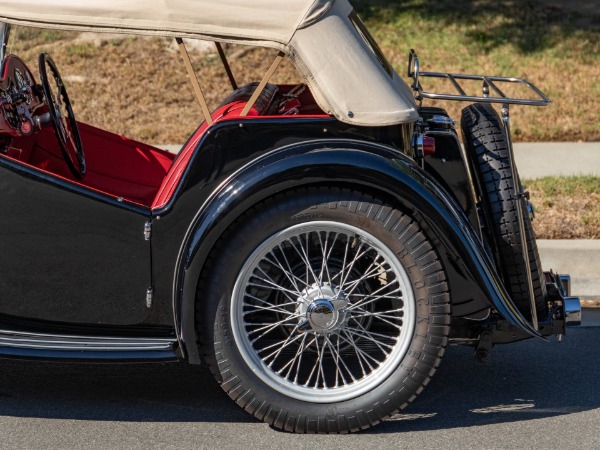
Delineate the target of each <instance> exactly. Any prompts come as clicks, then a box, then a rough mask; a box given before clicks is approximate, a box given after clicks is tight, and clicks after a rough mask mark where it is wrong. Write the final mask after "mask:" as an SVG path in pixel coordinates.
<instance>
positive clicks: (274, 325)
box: [246, 314, 300, 335]
mask: <svg viewBox="0 0 600 450" xmlns="http://www.w3.org/2000/svg"><path fill="white" fill-rule="evenodd" d="M298 317H300V314H295V315H293V316H290V317H286V318H285V319H281V320H279V321H277V322H271V323H268V324H267V325H265V326H262V327H260V328H256V329H254V330H248V335H251V334H255V333H258V332H260V331H262V330H266V329H268V328H274V327H277V326H279V325H282V324H284V323H285V322H289V321H290V320H293V319H296V318H298ZM257 325H258V324H254V323H246V328H248V327H252V326H257Z"/></svg>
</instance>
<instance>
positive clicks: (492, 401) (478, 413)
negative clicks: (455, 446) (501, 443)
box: [367, 327, 600, 433]
mask: <svg viewBox="0 0 600 450" xmlns="http://www.w3.org/2000/svg"><path fill="white" fill-rule="evenodd" d="M568 331H569V333H568V336H565V337H564V339H563V341H562V342H557V341H556V338H552V340H551V342H547V343H545V342H542V341H540V340H528V341H524V342H520V343H515V344H512V345H504V346H497V347H495V348H494V349H493V350H492V356H491V360H490V362H488V363H487V364H480V363H477V362H476V361H475V360H474V358H473V357H472V355H473V350H472V349H469V348H464V347H460V348H459V347H453V348H450V349H449V351H448V352H447V353H446V356H445V357H444V360H443V361H442V365H441V367H440V369H439V370H438V372H437V373H436V374H435V375H434V377H433V378H432V380H431V382H430V384H429V386H427V388H426V389H425V390H424V391H423V393H422V394H421V396H420V397H418V398H417V399H416V400H415V402H414V403H413V404H412V405H409V407H407V408H406V409H405V410H403V411H402V412H401V413H400V414H398V415H396V416H395V417H393V418H392V419H391V420H388V421H386V422H384V423H383V424H381V425H380V426H377V427H375V428H372V429H370V430H368V431H367V432H370V433H397V432H409V431H424V430H436V429H448V428H462V427H472V426H478V425H489V424H495V423H506V422H518V421H523V420H532V419H541V418H544V417H552V416H560V415H566V414H572V413H577V412H581V411H588V410H593V409H597V408H600V390H598V389H597V386H598V376H599V375H600V348H599V347H598V346H597V345H596V343H597V342H600V328H599V327H582V328H577V329H574V328H572V329H569V330H568Z"/></svg>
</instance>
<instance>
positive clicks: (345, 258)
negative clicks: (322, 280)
mask: <svg viewBox="0 0 600 450" xmlns="http://www.w3.org/2000/svg"><path fill="white" fill-rule="evenodd" d="M349 245H350V237H349V236H346V247H345V249H344V260H343V261H342V269H341V270H340V271H339V272H338V273H337V274H336V275H335V276H334V277H333V279H334V280H335V279H336V278H337V277H338V276H339V277H340V280H343V279H344V268H345V267H346V261H347V259H348V247H349Z"/></svg>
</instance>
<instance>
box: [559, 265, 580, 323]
mask: <svg viewBox="0 0 600 450" xmlns="http://www.w3.org/2000/svg"><path fill="white" fill-rule="evenodd" d="M558 279H559V281H560V284H559V289H560V290H561V294H562V295H563V297H564V298H563V310H564V317H565V326H567V327H572V326H577V325H581V301H580V300H579V297H571V276H570V275H559V276H558Z"/></svg>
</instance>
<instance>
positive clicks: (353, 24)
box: [0, 0, 418, 125]
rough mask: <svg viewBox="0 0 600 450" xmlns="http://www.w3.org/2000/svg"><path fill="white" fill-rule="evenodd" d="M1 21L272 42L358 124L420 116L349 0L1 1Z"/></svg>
mask: <svg viewBox="0 0 600 450" xmlns="http://www.w3.org/2000/svg"><path fill="white" fill-rule="evenodd" d="M0 22H6V23H12V24H18V25H25V26H34V27H42V28H55V29H64V30H79V31H94V32H109V33H126V34H139V35H159V36H167V37H182V38H196V39H205V40H211V41H218V42H230V43H236V44H244V45H252V46H266V47H273V48H277V49H279V50H281V51H283V52H284V53H285V54H286V55H287V56H289V57H290V59H291V60H292V61H293V62H294V63H295V65H296V66H297V67H298V69H299V70H300V71H301V72H302V74H303V75H304V76H305V78H306V81H307V84H308V85H309V87H310V88H311V91H312V92H313V94H314V96H315V99H316V101H317V102H318V103H319V106H320V107H321V108H322V109H323V110H324V111H325V112H327V113H329V114H332V115H334V116H335V117H337V118H338V119H339V120H341V121H344V122H347V123H352V124H357V125H392V124H397V123H405V122H411V121H414V120H416V119H417V118H418V115H417V112H416V105H415V103H414V100H413V97H412V94H411V92H410V89H409V88H408V86H406V84H405V83H404V82H403V81H402V80H401V79H400V78H399V77H398V75H397V73H396V72H395V71H394V70H393V69H392V68H391V66H389V64H387V62H386V61H385V58H384V57H383V55H381V53H380V51H379V49H378V47H377V45H376V44H374V41H372V40H371V39H370V35H368V32H366V30H365V29H364V28H363V27H362V22H360V21H359V20H358V19H357V16H356V15H355V13H354V12H353V9H352V6H351V5H350V4H349V3H348V1H347V0H219V1H218V2H216V1H214V0H128V1H122V0H27V1H23V0H0Z"/></svg>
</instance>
